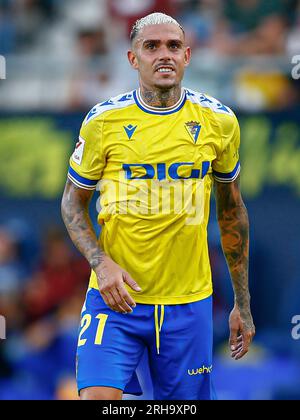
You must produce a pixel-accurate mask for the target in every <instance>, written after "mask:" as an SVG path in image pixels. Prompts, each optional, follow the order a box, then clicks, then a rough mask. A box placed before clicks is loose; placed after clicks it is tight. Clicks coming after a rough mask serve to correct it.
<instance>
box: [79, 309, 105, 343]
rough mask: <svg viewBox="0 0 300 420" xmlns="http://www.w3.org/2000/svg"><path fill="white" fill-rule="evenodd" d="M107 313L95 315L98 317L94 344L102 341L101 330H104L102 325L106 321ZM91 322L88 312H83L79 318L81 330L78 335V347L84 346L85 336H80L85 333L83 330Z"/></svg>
mask: <svg viewBox="0 0 300 420" xmlns="http://www.w3.org/2000/svg"><path fill="white" fill-rule="evenodd" d="M107 318H108V315H106V314H98V315H97V316H96V319H98V327H97V331H96V337H95V341H94V344H97V345H101V343H102V337H103V331H104V327H105V324H106V321H107ZM91 322H92V316H91V315H90V314H85V315H84V316H83V317H82V320H81V324H80V325H81V331H80V334H79V337H78V347H80V346H84V345H85V343H86V340H87V339H86V338H82V336H83V334H84V333H85V331H86V330H87V329H88V328H89V326H90V325H91Z"/></svg>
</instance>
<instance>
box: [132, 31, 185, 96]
mask: <svg viewBox="0 0 300 420" xmlns="http://www.w3.org/2000/svg"><path fill="white" fill-rule="evenodd" d="M190 55H191V51H190V48H189V47H186V46H185V40H184V34H183V32H182V30H181V29H180V28H179V27H178V26H177V25H175V24H172V23H171V24H160V25H149V26H145V27H144V28H143V29H142V30H141V31H140V32H139V33H138V35H137V37H136V39H135V40H134V41H133V46H132V51H129V52H128V59H129V61H130V64H131V65H132V67H133V68H134V69H136V70H138V72H139V76H140V82H141V85H142V86H144V87H145V88H147V89H151V88H153V87H155V88H159V89H171V88H173V87H175V86H178V85H179V84H180V83H181V80H182V78H183V75H184V70H185V67H187V66H188V64H189V62H190Z"/></svg>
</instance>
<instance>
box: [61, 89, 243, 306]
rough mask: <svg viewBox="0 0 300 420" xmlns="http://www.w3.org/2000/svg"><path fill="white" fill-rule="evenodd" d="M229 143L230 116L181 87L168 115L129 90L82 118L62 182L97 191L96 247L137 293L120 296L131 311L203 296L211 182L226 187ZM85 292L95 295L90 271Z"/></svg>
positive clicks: (235, 132)
mask: <svg viewBox="0 0 300 420" xmlns="http://www.w3.org/2000/svg"><path fill="white" fill-rule="evenodd" d="M239 143H240V132H239V125H238V121H237V119H236V117H235V115H234V114H233V112H232V111H231V110H230V109H229V108H228V107H226V106H224V105H222V104H221V103H220V102H219V101H217V100H216V99H214V98H212V97H209V96H207V95H204V94H201V93H198V92H195V91H192V90H190V89H185V88H183V89H182V95H181V98H180V100H179V101H178V103H177V104H175V105H174V106H173V107H170V108H153V107H150V106H148V105H147V104H145V103H144V102H143V100H142V97H141V94H140V92H139V90H135V91H133V92H129V93H126V94H123V95H120V96H117V97H115V98H112V99H110V100H108V101H106V102H103V103H100V104H98V105H96V106H95V107H94V108H93V109H92V110H91V111H90V112H89V114H88V115H87V116H86V118H85V120H84V121H83V124H82V127H81V131H80V136H79V141H78V143H77V144H76V148H75V151H74V153H73V155H72V156H71V159H70V168H69V173H68V177H69V179H70V180H71V181H72V182H73V183H74V184H76V185H77V186H78V187H81V188H86V189H90V190H93V189H96V187H97V189H99V191H100V209H99V216H98V222H99V223H100V224H101V225H102V230H101V235H100V238H99V241H100V244H101V247H102V248H103V249H104V251H105V253H106V254H107V255H109V256H110V257H111V258H112V259H113V260H114V261H115V262H116V263H118V264H119V265H120V266H121V267H122V268H124V269H125V270H126V271H127V272H128V273H129V274H130V275H131V276H132V277H133V279H134V280H135V281H136V282H137V283H138V284H139V286H140V287H141V288H142V292H140V293H136V292H133V291H132V290H131V289H129V288H128V290H129V292H130V294H131V295H132V296H133V298H134V299H135V300H136V302H138V303H145V304H167V305H168V304H180V303H188V302H194V301H197V300H201V299H204V298H206V297H208V296H210V295H211V293H212V280H211V269H210V262H209V256H208V245H207V223H208V218H209V207H210V193H211V188H212V182H213V177H214V178H215V179H216V180H217V181H218V182H231V181H233V180H234V179H236V177H237V176H238V174H239V171H240V165H239V156H238V148H239ZM90 287H92V288H97V287H98V286H97V279H96V275H95V273H94V272H92V274H91V278H90Z"/></svg>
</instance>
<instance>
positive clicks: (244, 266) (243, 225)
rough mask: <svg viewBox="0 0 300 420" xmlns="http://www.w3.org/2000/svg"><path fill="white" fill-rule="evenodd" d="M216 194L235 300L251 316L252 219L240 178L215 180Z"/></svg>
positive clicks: (247, 316)
mask: <svg viewBox="0 0 300 420" xmlns="http://www.w3.org/2000/svg"><path fill="white" fill-rule="evenodd" d="M215 195H216V203H217V218H218V222H219V227H220V232H221V243H222V248H223V252H224V255H225V257H226V261H227V264H228V268H229V271H230V274H231V279H232V284H233V289H234V294H235V302H236V304H237V306H238V308H239V310H240V313H241V315H242V317H243V318H245V319H249V313H250V294H249V287H248V256H249V221H248V213H247V209H246V207H245V205H244V203H243V200H242V197H241V193H240V188H239V179H237V180H235V181H234V182H230V183H227V184H225V183H220V182H215ZM249 321H250V319H249ZM250 322H251V321H250Z"/></svg>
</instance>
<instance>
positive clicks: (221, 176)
mask: <svg viewBox="0 0 300 420" xmlns="http://www.w3.org/2000/svg"><path fill="white" fill-rule="evenodd" d="M240 170H241V165H240V162H237V164H236V165H235V167H234V169H233V170H232V171H231V172H228V173H223V172H217V171H214V170H213V176H214V178H215V179H216V180H217V181H219V182H232V181H234V180H235V179H236V178H237V177H238V175H239V173H240Z"/></svg>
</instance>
